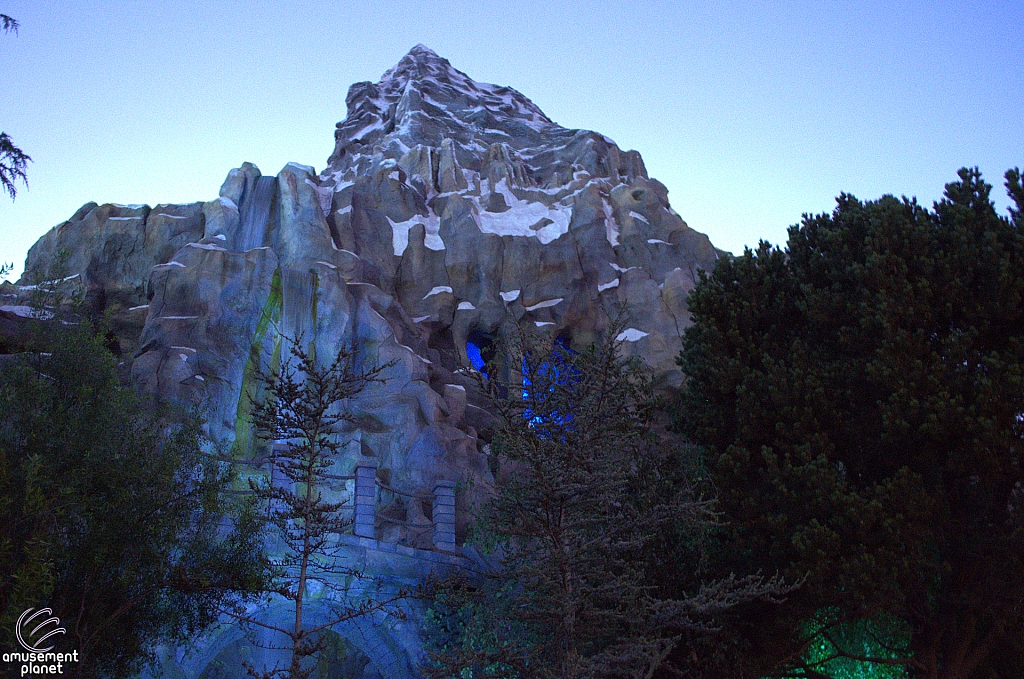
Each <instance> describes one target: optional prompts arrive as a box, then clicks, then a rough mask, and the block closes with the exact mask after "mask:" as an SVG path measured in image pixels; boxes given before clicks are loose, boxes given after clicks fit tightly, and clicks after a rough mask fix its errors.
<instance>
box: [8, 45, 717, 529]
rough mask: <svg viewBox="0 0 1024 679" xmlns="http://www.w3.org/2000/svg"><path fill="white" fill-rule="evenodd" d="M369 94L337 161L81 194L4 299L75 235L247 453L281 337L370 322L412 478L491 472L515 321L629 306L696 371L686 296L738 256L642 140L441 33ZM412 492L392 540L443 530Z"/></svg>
mask: <svg viewBox="0 0 1024 679" xmlns="http://www.w3.org/2000/svg"><path fill="white" fill-rule="evenodd" d="M347 106H348V115H347V117H346V118H345V120H343V121H342V122H340V123H338V126H337V130H336V132H335V147H334V152H333V153H332V154H331V156H330V158H329V160H328V166H327V167H326V169H324V170H323V171H322V172H321V173H319V174H317V173H316V172H315V171H314V170H313V168H311V167H307V166H303V165H297V164H288V165H287V166H285V168H284V169H283V170H281V172H280V173H278V174H277V176H276V177H275V176H264V175H262V174H261V173H260V170H259V169H257V168H256V167H255V166H253V165H251V164H249V163H246V164H243V165H242V167H241V168H238V169H235V170H232V171H231V172H230V173H229V174H228V177H227V180H226V181H225V182H224V185H223V186H222V187H221V189H220V196H219V197H218V198H217V199H215V200H212V201H210V202H206V203H195V204H190V205H158V206H156V207H155V208H152V209H151V208H149V207H148V206H119V205H102V206H99V205H96V204H95V203H89V204H87V205H85V206H83V207H82V208H81V209H80V210H79V211H78V212H77V213H76V214H75V215H74V216H73V217H72V218H71V219H70V220H68V221H67V222H64V223H63V224H61V225H59V226H57V227H55V228H54V229H53V230H51V231H50V232H49V233H47V234H46V235H45V236H44V237H43V238H41V239H40V241H39V242H38V243H36V245H35V246H34V247H33V248H32V250H31V251H30V252H29V256H28V261H27V264H26V274H25V278H24V279H23V280H22V281H20V282H19V286H20V288H19V289H17V290H12V289H10V288H8V291H7V292H8V295H10V296H13V297H11V298H9V299H7V300H6V301H4V302H3V304H4V305H5V306H4V307H3V308H6V309H7V313H8V315H9V314H10V313H15V312H13V311H11V310H12V309H15V308H17V307H18V306H19V305H20V304H23V300H22V299H19V298H18V297H19V296H20V297H24V295H25V294H27V291H26V290H25V288H27V287H28V286H29V285H30V284H33V283H36V282H38V281H40V280H43V279H45V278H46V277H47V275H48V274H49V275H53V270H54V262H55V261H56V259H57V258H58V253H60V252H61V251H67V252H68V253H69V256H67V257H66V259H65V261H64V264H63V271H61V272H60V273H61V277H63V278H67V277H71V280H72V282H73V283H74V284H76V285H78V286H79V287H80V289H81V290H82V291H83V292H84V293H85V295H86V299H87V302H88V304H89V305H91V308H92V309H94V310H95V311H97V312H100V311H103V310H110V311H111V312H112V313H114V317H115V319H116V323H117V326H116V327H117V328H118V332H119V335H120V341H121V344H122V346H123V348H124V350H125V351H131V352H132V353H133V354H134V356H135V358H134V363H133V367H132V373H133V376H134V379H135V380H137V382H138V383H139V385H140V386H141V387H142V388H143V389H145V390H147V391H149V392H152V393H156V394H159V395H162V396H164V397H168V398H170V399H173V400H176V401H179V402H186V403H193V402H194V403H201V404H203V406H204V408H205V412H206V413H207V414H208V418H209V424H208V427H209V433H210V435H211V436H212V437H213V438H214V439H215V440H217V441H220V442H223V443H224V444H225V445H228V446H233V447H234V450H235V452H236V454H237V455H238V456H239V457H241V458H244V459H248V458H252V457H253V456H254V450H253V449H254V446H253V437H252V431H251V427H250V424H249V419H248V407H247V405H246V403H247V401H246V398H245V396H244V395H245V393H246V392H247V390H249V389H250V388H251V386H252V381H253V370H254V367H255V366H256V365H257V364H258V362H259V361H272V360H275V358H274V357H275V356H277V357H280V355H281V351H282V344H283V341H282V338H288V337H301V338H303V341H304V342H307V343H312V345H314V346H315V347H316V351H317V352H318V353H321V355H331V354H333V353H334V352H335V351H336V348H337V347H338V346H339V345H341V344H343V343H347V342H350V341H353V340H355V341H357V342H359V343H360V346H361V347H362V352H363V357H364V360H365V361H366V362H367V363H368V364H369V363H372V362H385V361H391V360H394V361H395V362H396V363H395V365H394V367H393V368H391V369H389V370H388V372H387V374H386V377H387V382H386V383H385V384H383V385H381V386H379V387H375V388H373V389H371V390H369V391H368V392H365V393H364V394H363V395H362V396H361V397H360V398H359V400H358V403H355V404H353V407H354V408H355V409H356V410H357V412H358V414H359V427H358V429H357V430H355V431H353V432H351V434H352V439H353V443H352V445H351V447H350V450H349V453H348V455H349V456H350V457H351V458H353V459H356V458H359V457H361V456H362V457H373V458H375V459H376V460H377V462H378V464H379V472H378V474H379V478H380V479H381V480H382V482H383V483H385V484H386V485H390V486H392V487H394V488H396V489H398V490H401V491H404V492H408V493H412V494H424V493H429V492H430V490H431V488H432V484H433V483H434V481H436V480H438V479H449V480H463V481H468V480H472V481H474V482H476V483H477V487H486V485H488V484H489V483H491V481H492V479H491V477H490V472H489V470H488V464H487V459H486V456H485V455H484V453H483V452H481V451H482V445H481V441H480V440H479V439H478V433H479V432H480V431H482V429H483V427H484V426H485V425H486V421H487V415H486V413H485V412H484V411H483V410H482V409H481V405H482V404H481V403H478V402H475V401H474V398H473V396H472V389H471V387H472V384H473V382H472V380H471V379H470V378H469V377H468V376H467V374H466V372H465V369H466V368H467V367H468V366H470V365H471V363H472V360H473V358H474V357H475V356H476V355H477V354H478V353H479V352H480V351H484V352H485V353H486V350H487V345H488V344H489V343H491V342H493V341H494V339H495V338H497V337H498V336H500V335H501V334H502V333H504V332H506V331H508V330H509V328H510V327H512V326H513V325H514V324H520V325H525V326H527V327H530V328H533V329H536V330H537V331H539V332H544V333H550V334H551V335H556V336H560V337H562V338H564V339H566V340H568V341H570V342H571V343H572V344H573V345H575V346H583V345H586V344H587V343H589V342H591V341H593V340H595V339H596V338H597V337H599V336H600V335H601V334H602V333H604V332H606V331H607V330H608V328H609V326H610V323H611V320H612V319H613V318H614V317H616V316H618V315H620V314H624V315H625V317H626V319H627V327H628V329H627V330H626V331H625V332H624V333H623V334H622V338H623V339H624V340H625V347H626V350H627V351H631V352H635V353H637V354H639V355H641V356H643V357H644V358H645V359H646V360H647V361H648V363H650V364H651V365H652V366H653V367H654V369H655V371H656V372H657V374H658V375H659V377H660V379H661V380H662V382H663V383H664V384H667V385H671V384H676V383H678V381H679V379H680V375H679V374H678V372H677V370H676V367H675V364H674V358H675V356H676V355H677V353H678V351H679V349H680V339H679V337H680V334H681V332H682V330H683V329H684V327H685V326H686V325H687V324H688V322H689V320H688V319H689V314H688V312H687V309H686V302H685V298H686V295H687V293H688V292H689V290H690V289H691V288H692V287H693V284H694V280H695V277H696V272H697V270H698V269H700V268H704V269H710V268H712V267H713V266H714V262H715V259H716V258H717V255H716V252H715V250H714V248H713V247H712V245H711V243H710V242H709V241H708V239H707V237H706V236H704V235H703V234H700V233H697V232H695V231H693V230H692V229H690V228H689V227H687V225H686V224H685V223H684V222H683V221H682V219H680V217H679V216H678V215H677V214H676V213H675V212H674V211H673V210H672V209H671V208H670V207H669V203H668V199H667V192H666V189H665V187H664V186H663V185H662V184H660V183H659V182H658V181H657V180H654V179H651V178H649V177H648V176H647V172H646V170H645V168H644V164H643V160H642V159H641V157H640V155H639V154H638V153H637V152H635V151H626V152H624V151H621V150H620V149H619V148H618V147H617V146H616V145H615V143H614V142H612V140H610V139H608V138H607V137H604V136H602V135H600V134H597V133H595V132H589V131H583V130H569V129H566V128H563V127H561V126H559V125H557V124H555V123H553V122H552V121H551V120H549V119H548V118H547V117H546V116H545V115H544V113H543V112H541V111H540V109H538V108H537V107H536V106H535V105H534V104H533V103H532V102H530V101H529V100H528V99H527V98H526V97H524V96H523V95H522V94H520V93H519V92H516V91H515V90H512V89H510V88H507V87H498V86H494V85H487V84H482V83H477V82H474V81H473V80H471V79H470V78H469V77H467V76H466V75H465V74H463V73H461V72H459V71H457V70H455V69H454V68H452V67H451V65H450V64H449V63H448V62H447V61H446V60H445V59H442V58H440V57H439V56H437V55H436V54H434V53H433V52H431V51H430V50H429V49H427V48H426V47H423V46H417V47H415V48H413V49H412V51H410V52H409V54H407V55H406V56H405V57H404V58H403V59H402V60H401V61H400V62H399V63H398V65H397V66H395V67H394V68H392V69H391V70H389V71H388V72H387V73H385V74H384V76H383V77H382V78H381V80H380V82H377V83H369V82H365V83H356V84H355V85H353V86H352V87H351V88H350V90H349V94H348V98H347ZM0 312H2V309H0ZM467 395H468V396H467ZM339 463H340V464H342V465H343V466H345V465H347V466H348V467H349V468H350V467H351V462H349V461H339ZM343 473H348V472H347V471H345V472H343ZM463 487H471V486H464V485H461V484H460V488H463ZM394 498H395V499H394V501H393V503H392V505H391V507H390V508H388V509H386V510H385V512H390V515H391V516H393V517H394V518H395V519H397V521H395V522H393V523H388V522H383V523H382V524H381V525H379V526H378V538H380V539H383V540H385V541H388V542H399V543H405V544H409V545H412V546H429V534H427V533H424V532H423V531H417V530H416V526H418V525H426V526H429V523H430V522H429V520H428V519H427V518H425V511H426V510H425V508H424V507H423V506H421V503H419V502H417V501H406V500H403V499H401V496H399V495H394ZM459 506H460V507H464V506H466V503H465V502H462V501H461V500H460V505H459ZM464 523H465V517H464V515H463V513H462V512H461V511H460V516H459V531H460V533H461V532H462V531H463V530H464Z"/></svg>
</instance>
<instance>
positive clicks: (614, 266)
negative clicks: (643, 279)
mask: <svg viewBox="0 0 1024 679" xmlns="http://www.w3.org/2000/svg"><path fill="white" fill-rule="evenodd" d="M608 266H610V267H611V268H613V269H615V270H616V271H618V272H619V273H626V272H627V271H629V270H630V269H635V268H636V267H635V266H628V267H626V268H622V267H621V266H619V265H618V264H616V263H615V262H608Z"/></svg>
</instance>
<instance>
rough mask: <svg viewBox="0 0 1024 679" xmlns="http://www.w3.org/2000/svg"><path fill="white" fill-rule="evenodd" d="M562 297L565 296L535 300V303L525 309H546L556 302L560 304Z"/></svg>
mask: <svg viewBox="0 0 1024 679" xmlns="http://www.w3.org/2000/svg"><path fill="white" fill-rule="evenodd" d="M563 299H565V298H564V297H556V298H554V299H546V300H544V301H543V302H537V303H536V304H534V305H532V306H528V307H526V310H527V311H533V310H534V309H546V308H547V307H549V306H555V305H556V304H561V303H562V300H563Z"/></svg>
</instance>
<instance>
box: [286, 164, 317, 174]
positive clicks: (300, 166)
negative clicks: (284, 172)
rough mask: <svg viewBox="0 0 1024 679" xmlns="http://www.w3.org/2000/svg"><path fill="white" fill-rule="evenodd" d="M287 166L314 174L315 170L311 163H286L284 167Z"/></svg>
mask: <svg viewBox="0 0 1024 679" xmlns="http://www.w3.org/2000/svg"><path fill="white" fill-rule="evenodd" d="M289 167H290V168H294V169H296V170H298V171H300V172H306V173H308V174H312V175H315V174H316V170H314V169H313V166H312V165H303V164H302V163H288V164H287V165H285V169H287V168H289Z"/></svg>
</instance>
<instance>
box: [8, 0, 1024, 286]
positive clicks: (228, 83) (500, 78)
mask: <svg viewBox="0 0 1024 679" xmlns="http://www.w3.org/2000/svg"><path fill="white" fill-rule="evenodd" d="M0 13H3V14H8V15H10V16H13V17H14V18H16V19H17V20H18V21H19V22H20V23H21V30H20V32H19V34H18V35H17V36H15V35H13V34H8V35H0V64H2V71H0V73H2V77H0V130H2V131H4V132H7V133H8V134H10V135H11V137H12V138H13V139H14V141H15V143H16V144H18V145H19V146H20V147H21V148H22V149H23V150H24V151H25V152H26V153H28V154H29V155H31V156H32V158H33V160H34V162H33V163H32V164H30V165H29V168H28V173H29V184H30V189H29V190H27V191H25V190H23V191H21V192H20V193H19V195H18V198H17V200H16V201H15V202H14V203H12V202H11V201H10V200H9V199H8V198H7V197H6V196H0V260H3V261H8V262H10V261H13V262H14V263H15V275H17V274H18V273H20V271H21V267H22V264H23V262H24V258H25V253H26V252H27V250H28V248H29V246H30V245H31V244H32V243H33V242H34V241H35V240H36V239H37V238H38V237H39V236H40V235H42V234H43V233H44V232H45V231H46V230H47V229H49V228H50V227H52V226H54V225H56V224H58V223H59V222H61V221H63V220H64V219H67V218H68V217H70V216H71V215H72V214H73V213H74V211H75V210H76V209H77V208H78V207H79V206H81V205H82V204H83V203H85V202H87V201H90V200H95V201H97V202H100V203H103V202H116V203H149V204H150V205H155V204H156V203H159V202H191V201H198V200H210V199H212V198H214V197H216V196H217V191H218V188H219V187H220V184H221V182H222V181H223V179H224V177H225V175H226V174H227V172H228V170H230V169H231V168H233V167H237V166H238V165H240V164H241V163H242V162H243V161H251V162H254V163H256V164H257V165H258V166H259V167H260V168H261V169H262V170H263V171H264V172H267V173H277V172H278V171H279V170H280V169H281V168H282V167H283V166H284V165H285V163H287V162H289V161H297V162H300V163H304V164H309V165H313V166H314V167H316V168H317V170H318V171H319V170H321V169H322V168H323V167H324V164H325V161H326V159H327V156H328V155H329V154H330V153H331V150H332V148H333V130H334V124H335V123H336V122H338V121H339V120H341V119H343V118H344V116H345V94H346V92H347V90H348V86H349V85H350V84H351V83H353V82H356V81H360V80H372V81H376V80H377V79H378V78H379V77H380V75H381V74H382V73H383V72H384V71H385V70H386V69H387V68H389V67H391V66H392V65H394V64H395V63H396V62H397V61H398V60H399V59H400V58H401V57H402V56H403V55H404V54H405V53H406V52H407V51H408V50H409V49H410V48H411V47H412V46H413V45H415V44H416V43H424V44H425V45H427V46H428V47H430V48H431V49H433V50H434V51H436V52H437V53H438V54H440V55H441V56H443V57H446V58H447V59H448V60H449V61H451V63H452V65H453V66H455V68H458V69H459V70H461V71H463V72H465V73H467V74H468V75H469V76H470V77H472V78H474V79H476V80H479V81H484V82H491V83H497V84H500V85H510V86H512V87H514V88H516V89H517V90H519V91H520V92H522V93H523V94H525V95H526V96H527V97H529V98H531V99H532V100H533V101H534V102H535V103H536V104H537V105H539V106H540V107H541V108H542V109H543V110H544V111H545V112H546V113H547V114H548V116H549V117H550V118H552V119H553V120H555V121H556V122H558V123H560V124H561V125H564V126H566V127H580V128H587V129H592V130H597V131H599V132H601V133H604V134H606V135H608V136H609V137H611V138H612V139H614V140H615V141H616V142H617V143H618V144H619V146H621V147H622V148H623V149H631V148H632V149H636V150H638V151H640V153H641V154H642V155H643V157H644V161H645V162H646V164H647V168H648V170H649V172H650V174H651V175H652V176H654V177H657V178H658V179H660V180H661V181H662V182H663V183H664V184H665V185H666V186H667V187H668V188H669V198H670V200H671V202H672V206H673V207H674V208H675V209H676V211H678V212H679V214H680V215H682V217H683V219H685V220H686V221H687V222H688V223H689V225H690V226H691V227H693V228H695V229H697V230H699V231H702V232H704V233H707V234H708V235H709V236H710V237H711V240H712V242H713V243H714V244H715V245H717V246H718V247H721V248H724V249H726V250H731V251H733V252H739V251H741V250H742V248H743V246H744V245H751V246H753V245H756V244H757V242H758V240H760V239H766V240H769V241H771V242H773V243H780V242H784V241H785V238H786V228H787V227H788V226H790V225H791V224H794V223H796V222H798V221H799V220H800V217H801V214H802V213H805V212H812V213H817V212H823V211H830V210H831V209H832V208H833V206H834V199H835V196H836V195H838V194H839V192H841V191H847V192H849V193H853V194H854V195H856V196H858V197H860V198H864V199H869V198H877V197H878V196H880V195H882V194H883V193H893V194H896V195H900V194H905V195H908V196H912V195H913V196H917V197H918V199H919V200H920V201H922V202H924V203H926V204H930V203H931V201H933V200H935V199H937V198H938V197H939V196H940V195H941V192H942V187H943V184H945V183H946V182H949V181H952V180H953V179H954V178H955V172H956V170H957V169H958V168H959V167H961V166H964V165H970V166H973V165H977V166H979V167H980V168H981V170H982V172H983V173H984V174H985V176H986V178H987V179H988V181H989V182H990V183H992V184H994V185H995V186H996V189H995V190H994V191H993V196H994V198H995V202H996V204H997V206H999V208H1000V209H1002V210H1005V206H1006V204H1007V200H1006V197H1005V192H1004V191H1003V190H1002V181H1003V180H1002V174H1003V172H1004V171H1005V170H1006V169H1007V168H1009V167H1012V166H1022V167H1024V3H1022V2H1020V0H1013V1H1010V2H948V3H945V2H920V3H908V2H898V1H893V2H852V3H839V2H806V1H804V2H778V1H773V2H760V3H758V2H746V3H729V4H725V3H721V4H716V3H707V2H683V1H677V2H641V1H637V0H633V1H631V2H610V1H592V2H583V1H576V2H566V3H557V2H552V1H550V0H549V1H546V2H511V1H506V2H485V1H481V0H478V1H476V2H447V1H444V0H403V1H393V2H378V3H371V2H359V1H357V0H348V1H346V2H328V1H320V2H300V1H297V0H294V1H288V0H277V1H276V2H253V0H248V1H246V2H233V1H225V2H216V3H213V2H210V3H203V2H194V1H188V2H184V1H182V2H177V1H175V2H170V1H169V2H143V1H124V2H108V1H106V0H88V1H81V0H61V1H60V2H57V1H50V0H14V1H8V2H0Z"/></svg>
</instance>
